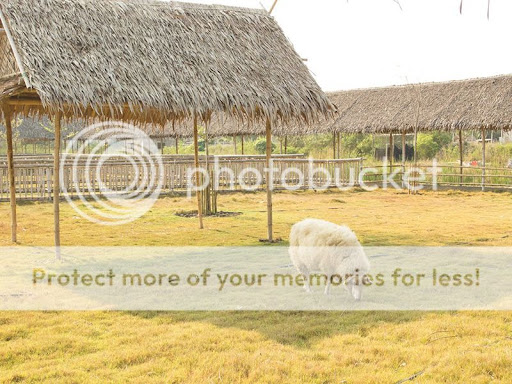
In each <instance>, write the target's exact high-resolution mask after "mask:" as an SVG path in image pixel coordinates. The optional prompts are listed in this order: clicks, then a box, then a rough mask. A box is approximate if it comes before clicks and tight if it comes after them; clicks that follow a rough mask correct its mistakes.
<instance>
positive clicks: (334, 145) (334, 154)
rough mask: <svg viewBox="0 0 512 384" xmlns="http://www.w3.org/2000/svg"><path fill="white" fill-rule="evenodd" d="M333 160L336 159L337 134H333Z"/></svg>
mask: <svg viewBox="0 0 512 384" xmlns="http://www.w3.org/2000/svg"><path fill="white" fill-rule="evenodd" d="M332 158H333V159H336V132H333V133H332Z"/></svg>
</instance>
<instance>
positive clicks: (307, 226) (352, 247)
mask: <svg viewBox="0 0 512 384" xmlns="http://www.w3.org/2000/svg"><path fill="white" fill-rule="evenodd" d="M289 254H290V258H291V260H292V263H293V265H294V266H295V268H297V270H298V271H299V273H301V274H302V275H303V276H304V288H305V289H306V291H308V292H311V288H310V285H311V284H310V276H311V272H314V271H320V272H322V277H324V278H325V280H326V281H325V283H326V286H325V294H329V290H330V286H331V283H334V281H336V283H335V284H336V285H337V284H339V283H340V280H342V281H343V283H344V285H345V287H346V288H347V290H348V291H349V292H350V293H351V295H352V297H353V298H354V299H355V300H360V299H361V289H362V287H363V286H364V285H366V284H368V281H369V280H368V278H367V276H366V274H367V273H368V271H369V269H370V263H369V261H368V258H367V257H366V254H365V252H364V250H363V247H362V246H361V244H360V243H359V241H358V240H357V237H356V235H355V234H354V232H352V231H351V230H350V228H348V227H346V226H340V225H337V224H333V223H330V222H328V221H324V220H317V219H306V220H303V221H301V222H299V223H297V224H295V225H294V226H293V227H292V230H291V233H290V248H289ZM316 277H318V275H316ZM335 279H336V280H335ZM317 281H318V280H317Z"/></svg>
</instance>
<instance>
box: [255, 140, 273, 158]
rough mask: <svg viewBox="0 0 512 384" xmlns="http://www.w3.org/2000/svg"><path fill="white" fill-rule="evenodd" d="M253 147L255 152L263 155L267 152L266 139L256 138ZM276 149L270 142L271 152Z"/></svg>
mask: <svg viewBox="0 0 512 384" xmlns="http://www.w3.org/2000/svg"><path fill="white" fill-rule="evenodd" d="M254 149H255V150H256V152H257V153H259V154H261V155H264V154H265V153H266V152H267V141H266V140H265V139H258V140H256V141H255V142H254ZM275 149H276V145H275V144H274V143H272V152H274V150H275Z"/></svg>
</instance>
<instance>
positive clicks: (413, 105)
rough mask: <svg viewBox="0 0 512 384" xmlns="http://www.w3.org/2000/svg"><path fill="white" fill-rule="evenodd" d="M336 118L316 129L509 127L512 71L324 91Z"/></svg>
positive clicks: (372, 130)
mask: <svg viewBox="0 0 512 384" xmlns="http://www.w3.org/2000/svg"><path fill="white" fill-rule="evenodd" d="M329 97H330V99H331V101H332V102H333V103H334V104H335V105H336V106H337V108H338V115H337V117H336V118H335V119H334V120H333V121H331V122H328V123H327V126H323V127H319V128H318V130H320V131H321V130H324V131H330V132H343V133H402V132H412V131H414V129H415V127H417V128H418V130H420V131H432V130H458V129H463V130H472V129H481V128H485V129H505V130H508V129H511V128H512V75H502V76H495V77H488V78H478V79H469V80H462V81H450V82H442V83H424V84H414V85H405V86H393V87H385V88H370V89H357V90H351V91H342V92H336V93H331V94H329Z"/></svg>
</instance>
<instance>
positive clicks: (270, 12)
mask: <svg viewBox="0 0 512 384" xmlns="http://www.w3.org/2000/svg"><path fill="white" fill-rule="evenodd" d="M278 1H279V0H274V4H272V7H270V11H268V14H269V15H271V14H272V12H274V8H275V7H276V5H277V2H278Z"/></svg>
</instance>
